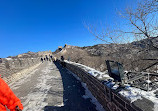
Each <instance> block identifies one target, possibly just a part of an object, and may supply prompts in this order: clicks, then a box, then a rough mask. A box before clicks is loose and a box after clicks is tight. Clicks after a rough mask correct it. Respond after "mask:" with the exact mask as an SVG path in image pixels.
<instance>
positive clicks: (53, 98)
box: [10, 62, 96, 111]
mask: <svg viewBox="0 0 158 111" xmlns="http://www.w3.org/2000/svg"><path fill="white" fill-rule="evenodd" d="M10 87H11V89H12V90H13V92H14V93H15V94H16V95H17V96H18V97H19V98H20V99H21V101H22V104H23V106H24V110H23V111H96V109H95V105H94V104H92V103H91V102H90V99H84V98H83V97H82V96H83V95H84V94H85V92H84V91H85V90H84V88H83V87H82V85H81V83H80V82H79V81H78V80H76V79H75V78H74V77H73V76H72V75H71V74H70V72H69V71H68V70H66V69H63V68H62V67H61V66H60V65H59V64H57V63H56V64H54V63H51V62H44V63H43V64H41V65H40V66H39V67H37V68H36V69H35V70H33V71H32V72H31V73H29V74H26V75H25V76H23V77H21V79H19V80H18V81H16V82H14V83H11V84H10Z"/></svg>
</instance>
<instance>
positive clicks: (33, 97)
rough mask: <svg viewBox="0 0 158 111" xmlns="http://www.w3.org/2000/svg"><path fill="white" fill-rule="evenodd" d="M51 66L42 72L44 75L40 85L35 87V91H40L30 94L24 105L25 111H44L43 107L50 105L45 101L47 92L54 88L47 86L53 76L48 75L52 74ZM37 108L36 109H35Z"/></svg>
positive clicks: (40, 77)
mask: <svg viewBox="0 0 158 111" xmlns="http://www.w3.org/2000/svg"><path fill="white" fill-rule="evenodd" d="M49 68H50V64H49V66H48V67H46V68H45V69H44V70H42V72H43V73H42V74H40V76H39V77H38V79H37V80H38V84H37V85H36V86H35V89H38V91H35V92H30V93H29V94H28V95H27V96H26V97H24V98H23V99H26V101H25V102H24V103H23V105H24V110H23V111H29V110H32V111H42V109H43V107H44V106H46V105H48V103H46V102H44V99H45V98H46V96H47V92H48V91H49V89H50V88H51V87H52V86H51V85H48V84H46V82H47V81H48V80H51V79H52V78H53V76H50V75H47V74H48V73H50V70H49ZM35 106H36V107H35Z"/></svg>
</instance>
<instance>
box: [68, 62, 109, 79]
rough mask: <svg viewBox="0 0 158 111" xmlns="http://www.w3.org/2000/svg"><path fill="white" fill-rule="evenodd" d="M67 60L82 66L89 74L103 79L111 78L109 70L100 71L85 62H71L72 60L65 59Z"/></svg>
mask: <svg viewBox="0 0 158 111" xmlns="http://www.w3.org/2000/svg"><path fill="white" fill-rule="evenodd" d="M65 62H67V63H70V64H74V65H76V66H78V67H80V68H82V69H83V70H85V71H86V72H88V73H89V74H91V75H92V76H94V77H96V78H98V79H102V78H111V77H110V76H109V75H108V72H107V71H105V72H100V71H97V70H95V69H93V68H90V67H88V66H85V65H83V64H79V63H75V62H71V61H67V60H65Z"/></svg>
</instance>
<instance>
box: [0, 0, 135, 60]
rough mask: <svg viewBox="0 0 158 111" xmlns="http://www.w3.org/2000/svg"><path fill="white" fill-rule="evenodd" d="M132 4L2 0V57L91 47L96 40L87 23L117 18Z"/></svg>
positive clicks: (125, 0) (126, 0)
mask: <svg viewBox="0 0 158 111" xmlns="http://www.w3.org/2000/svg"><path fill="white" fill-rule="evenodd" d="M131 2H132V0H0V39H1V43H0V47H1V51H0V57H2V58H4V57H7V56H14V55H17V54H20V53H25V52H27V51H33V52H37V51H45V50H52V51H55V49H57V47H58V46H64V44H69V45H75V46H91V45H95V44H99V43H103V42H101V41H99V40H96V39H95V37H94V36H93V35H92V34H91V33H89V31H88V30H87V29H86V28H85V26H84V23H87V24H95V23H97V22H100V21H101V22H103V23H104V22H106V23H108V24H112V23H113V21H115V20H118V21H119V20H120V21H121V18H118V15H117V13H116V12H117V10H122V9H124V8H125V7H126V6H127V5H129V4H130V3H131Z"/></svg>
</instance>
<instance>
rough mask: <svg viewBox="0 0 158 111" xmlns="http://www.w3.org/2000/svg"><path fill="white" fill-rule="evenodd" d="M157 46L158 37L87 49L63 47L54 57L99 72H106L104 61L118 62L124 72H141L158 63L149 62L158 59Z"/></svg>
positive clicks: (99, 45)
mask: <svg viewBox="0 0 158 111" xmlns="http://www.w3.org/2000/svg"><path fill="white" fill-rule="evenodd" d="M151 41H152V44H151V43H150V42H151ZM147 44H150V45H147ZM157 45H158V37H157V38H152V39H151V40H147V39H144V40H141V41H135V42H132V43H128V44H98V45H94V46H87V47H76V46H70V45H65V46H64V47H63V48H62V50H61V49H60V50H59V49H57V50H56V51H55V52H54V56H56V57H57V58H58V59H60V56H62V55H63V56H64V57H65V59H68V60H71V61H74V62H78V63H81V64H85V65H87V66H90V67H93V68H95V69H97V70H100V71H104V70H106V65H105V60H114V61H119V62H121V63H123V64H124V67H125V70H132V71H134V70H136V71H142V70H144V69H146V68H147V67H149V66H151V65H152V64H154V63H156V62H158V61H157V60H151V59H158V49H157V48H155V47H157ZM153 46H154V47H153ZM149 59H150V60H149Z"/></svg>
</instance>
